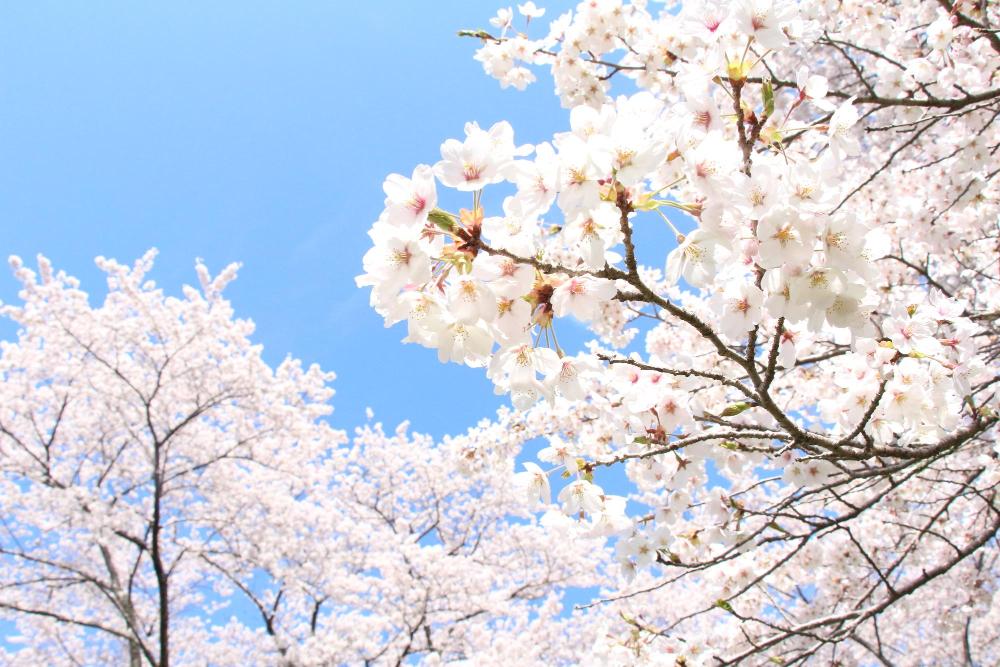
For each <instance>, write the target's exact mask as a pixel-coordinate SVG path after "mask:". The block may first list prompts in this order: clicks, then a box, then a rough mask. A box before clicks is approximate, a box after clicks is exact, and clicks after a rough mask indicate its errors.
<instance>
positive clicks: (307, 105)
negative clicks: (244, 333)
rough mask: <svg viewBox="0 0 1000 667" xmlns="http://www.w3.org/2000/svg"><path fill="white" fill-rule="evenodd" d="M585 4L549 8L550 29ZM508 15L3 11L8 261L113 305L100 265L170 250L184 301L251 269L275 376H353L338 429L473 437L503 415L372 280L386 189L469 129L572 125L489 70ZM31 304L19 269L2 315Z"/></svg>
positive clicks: (321, 9) (119, 3)
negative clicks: (202, 269) (303, 367)
mask: <svg viewBox="0 0 1000 667" xmlns="http://www.w3.org/2000/svg"><path fill="white" fill-rule="evenodd" d="M573 4H574V3H571V2H565V1H563V2H551V3H545V6H547V8H548V14H547V15H546V16H545V17H544V19H543V22H544V25H543V26H539V27H541V28H545V27H546V26H547V23H548V21H549V20H550V19H552V18H555V16H557V15H558V13H559V12H561V11H564V10H565V9H567V8H569V7H571V6H572V5H573ZM498 6H499V4H498V3H497V2H496V1H495V0H485V1H484V0H435V1H434V2H414V1H403V0H397V1H392V2H390V1H383V2H334V1H331V0H322V1H312V0H310V1H307V0H299V1H289V2H276V1H270V2H262V1H257V0H240V1H239V2H236V1H223V0H214V1H213V2H194V1H175V2H134V0H106V1H102V2H85V1H83V0H78V1H66V0H63V1H60V2H55V1H47V0H32V1H31V2H20V3H14V2H8V3H4V4H3V5H2V7H0V216H2V217H0V220H2V223H0V224H2V230H3V236H2V250H3V253H2V256H4V257H5V256H6V255H9V254H18V255H21V256H22V257H24V258H25V259H26V260H29V261H33V257H34V255H35V254H36V253H39V252H41V253H43V254H45V255H47V256H49V257H50V258H51V259H52V260H53V262H54V264H55V265H56V267H57V268H61V269H65V270H67V271H68V272H70V273H72V274H74V275H76V276H78V277H79V278H81V280H82V281H83V287H84V289H86V290H87V291H88V292H90V293H91V294H92V295H94V297H96V298H100V296H101V294H102V292H103V281H102V280H101V277H100V274H99V272H98V271H97V269H96V268H95V267H94V264H93V258H94V257H95V256H96V255H105V256H109V257H115V258H117V259H119V260H122V261H131V260H133V259H134V258H136V257H138V256H139V255H140V254H141V253H142V252H144V251H145V250H146V249H147V248H149V247H153V246H155V247H157V248H159V249H160V257H159V259H158V262H157V268H156V270H155V272H154V274H153V278H154V279H156V280H157V281H158V283H159V284H161V285H162V286H164V287H165V288H166V289H167V290H168V292H171V293H177V292H178V290H179V287H180V285H181V284H183V283H185V282H187V283H191V284H195V283H196V278H195V274H194V271H193V264H194V260H195V258H196V257H203V258H204V259H205V261H206V263H207V264H208V266H209V268H210V269H211V270H213V271H217V270H218V269H220V268H221V267H223V266H224V265H225V264H227V263H229V262H232V261H240V262H243V265H244V266H243V270H242V272H241V277H240V279H239V280H238V281H237V282H236V283H234V284H233V285H232V286H231V288H230V289H229V297H230V299H231V300H232V301H233V303H234V305H235V308H236V311H237V313H238V314H239V315H241V316H243V317H249V318H251V319H253V320H254V321H255V322H256V323H257V334H256V340H257V342H261V343H263V344H264V348H265V356H266V358H267V359H268V361H270V362H271V363H277V362H279V361H280V360H281V359H282V358H283V357H284V356H285V355H286V354H288V353H290V354H292V355H294V356H296V357H299V358H301V359H303V360H304V361H306V362H318V363H319V364H320V365H322V366H323V367H324V368H325V369H328V370H334V371H336V372H337V373H338V380H337V382H336V384H335V386H336V388H337V390H338V393H337V396H336V398H335V399H334V404H335V406H336V409H337V411H336V413H335V415H334V419H333V421H334V423H335V424H337V425H338V426H342V427H351V426H352V425H354V424H356V423H358V422H361V421H363V419H364V408H365V406H369V405H370V406H371V407H372V408H373V409H374V410H375V412H376V416H377V418H379V419H381V420H383V421H385V422H386V423H389V424H395V423H396V422H398V421H400V420H402V419H404V418H410V419H411V420H412V421H413V423H414V426H415V428H417V429H419V430H422V431H427V432H431V433H433V434H435V435H441V434H444V433H449V432H458V431H462V430H464V429H465V428H466V427H468V426H469V425H471V424H473V423H475V422H476V421H477V420H478V418H480V417H482V416H484V415H487V414H490V413H491V412H492V410H493V409H495V407H496V406H498V405H499V404H500V403H501V402H502V401H503V400H504V399H503V398H501V397H495V396H493V394H492V387H491V385H490V383H489V381H488V380H486V378H485V377H484V376H483V373H482V371H477V370H471V369H467V368H464V367H459V366H457V365H449V366H444V365H442V364H440V363H439V362H438V361H437V358H436V355H435V354H434V353H433V352H432V351H430V350H426V349H423V348H420V347H417V346H412V345H406V346H404V345H401V344H400V343H399V340H400V339H401V338H402V336H403V335H404V334H405V330H404V328H402V327H395V328H392V329H384V328H383V326H382V322H381V320H380V318H379V317H378V316H377V315H376V314H375V313H374V312H372V311H371V310H370V309H369V308H368V305H367V299H368V295H367V291H362V290H359V289H357V288H356V287H355V286H354V276H356V275H357V274H358V273H360V271H361V257H362V255H363V253H364V251H365V250H366V249H367V248H368V245H369V242H368V237H367V236H366V231H367V230H368V228H369V226H370V224H371V222H372V221H373V220H374V219H375V218H376V217H377V216H378V214H379V212H380V211H381V208H382V199H383V194H382V190H381V186H382V180H383V178H384V177H385V175H386V174H388V173H390V172H394V171H396V172H401V173H405V174H407V175H408V174H409V172H410V170H411V169H412V168H413V166H414V165H416V164H417V163H419V162H427V163H433V162H434V161H436V160H437V159H438V158H439V146H440V143H441V142H442V141H443V140H444V139H446V138H448V137H461V136H462V126H463V124H464V122H465V121H467V120H477V121H479V123H480V124H482V125H488V124H490V123H493V122H495V121H497V120H501V119H508V120H510V121H511V122H512V123H513V125H514V127H515V130H516V138H517V139H518V140H519V143H520V142H524V141H527V142H532V143H536V142H539V141H542V140H544V139H546V138H548V137H550V136H551V134H552V132H553V131H557V130H563V129H565V126H566V125H567V124H568V123H567V120H568V119H567V117H566V115H565V112H563V111H561V110H560V109H559V104H558V100H557V99H556V97H555V96H554V95H553V94H552V86H551V81H550V80H549V79H548V78H545V77H542V78H541V80H540V81H539V82H538V83H536V84H535V85H534V86H531V87H529V89H528V91H526V92H523V93H519V92H517V91H514V90H506V91H503V90H501V89H500V87H499V85H498V84H497V82H496V81H494V80H492V79H490V78H488V77H487V76H486V75H485V74H484V73H483V72H482V69H481V66H480V64H479V63H478V62H476V61H474V60H473V59H472V54H473V51H474V49H475V47H476V46H477V44H478V42H476V41H474V40H468V39H459V38H458V37H456V36H455V31H456V30H457V29H460V28H470V27H488V20H489V18H490V17H492V16H493V15H494V14H495V11H496V8H497V7H498ZM515 11H516V10H515ZM533 34H535V35H538V34H540V33H539V32H534V33H533ZM540 74H541V73H540ZM498 203H499V202H490V201H489V200H487V205H490V204H492V205H494V206H496V205H497V204H498ZM15 295H16V283H15V281H14V279H13V278H12V277H11V276H10V274H9V272H7V271H5V270H4V271H0V299H3V300H4V301H11V300H14V299H15ZM95 300H96V299H92V302H93V301H95ZM12 334H13V327H12V326H11V325H10V323H7V322H4V323H2V324H0V335H3V336H5V337H8V336H11V335H12Z"/></svg>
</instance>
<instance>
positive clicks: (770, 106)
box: [763, 78, 774, 116]
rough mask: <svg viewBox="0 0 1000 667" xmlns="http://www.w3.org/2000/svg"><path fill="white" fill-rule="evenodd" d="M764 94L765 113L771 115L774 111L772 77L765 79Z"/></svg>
mask: <svg viewBox="0 0 1000 667" xmlns="http://www.w3.org/2000/svg"><path fill="white" fill-rule="evenodd" d="M763 95H764V115H765V116H770V115H771V114H773V113H774V86H773V85H771V79H770V78H766V79H764V86H763Z"/></svg>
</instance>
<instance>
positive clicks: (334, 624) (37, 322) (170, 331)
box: [0, 252, 607, 667]
mask: <svg viewBox="0 0 1000 667" xmlns="http://www.w3.org/2000/svg"><path fill="white" fill-rule="evenodd" d="M153 258H154V253H153V252H150V253H148V254H146V255H145V256H144V257H142V258H141V259H140V260H138V261H137V262H136V263H135V264H134V265H133V266H126V265H122V264H119V263H117V262H115V261H112V260H106V259H98V265H99V267H100V268H101V269H102V270H103V271H104V272H105V273H106V274H107V280H108V293H107V296H106V298H105V299H104V301H103V303H102V304H100V305H97V306H91V305H90V304H89V303H88V296H87V294H86V293H84V292H83V291H82V290H80V288H79V285H78V282H77V281H76V280H75V279H73V278H71V277H69V276H67V275H65V274H64V273H61V272H59V273H57V272H54V271H53V269H52V268H51V266H50V264H49V262H48V261H47V260H45V259H44V258H40V259H39V270H38V272H37V273H36V272H34V271H32V270H29V269H28V268H27V267H25V266H24V265H23V264H22V262H21V260H19V259H17V258H13V259H12V260H11V261H12V265H13V268H14V271H15V274H16V276H17V278H18V279H19V280H20V282H21V285H22V290H21V292H20V298H21V300H22V303H20V304H17V305H7V306H5V307H4V308H3V314H4V315H5V316H7V317H9V318H11V319H12V320H13V321H14V322H16V323H17V325H18V326H19V328H20V331H19V334H18V337H17V340H16V341H14V342H3V343H2V344H0V395H2V400H0V405H2V406H3V407H2V409H0V516H2V521H0V621H3V622H5V623H8V624H9V625H8V626H7V627H13V628H14V630H12V631H11V632H10V633H9V634H8V637H6V638H5V643H4V645H3V646H2V647H0V662H2V663H3V664H11V665H38V664H48V665H82V664H87V665H107V664H129V665H144V664H146V665H157V666H160V667H167V665H169V664H171V663H173V664H202V665H203V664H213V665H248V664H254V665H266V664H274V665H286V666H292V665H328V664H403V663H406V664H410V663H412V662H414V661H422V662H425V663H427V664H434V663H435V662H450V661H454V660H458V659H464V658H471V657H476V658H478V659H484V660H492V661H496V662H499V661H500V660H504V659H508V660H509V659H511V658H512V656H520V657H521V658H522V659H526V660H527V659H531V660H532V661H535V662H537V663H539V664H543V663H544V664H557V663H560V662H568V661H572V660H575V659H576V658H577V657H578V650H579V648H578V645H577V644H573V643H568V642H566V641H565V638H566V637H568V636H576V637H583V636H592V634H593V630H592V629H591V627H590V626H589V625H585V622H589V621H587V620H586V619H585V616H584V615H583V614H581V613H577V614H575V615H574V614H572V613H569V612H567V611H566V609H565V604H564V601H563V597H562V596H563V592H564V591H566V590H567V589H570V588H573V587H581V586H587V587H590V586H597V585H601V584H602V583H603V582H605V581H607V578H606V576H605V575H604V574H603V572H602V569H601V563H602V562H603V561H604V560H606V559H605V557H604V554H605V552H604V547H603V542H602V541H601V540H599V539H595V540H590V541H579V540H576V539H569V538H567V537H566V533H567V531H569V530H571V529H572V525H571V522H568V520H567V519H566V518H565V517H564V516H562V515H561V514H558V515H554V516H552V517H549V518H548V519H544V520H543V521H542V522H539V521H537V520H535V517H534V514H533V512H532V507H531V505H529V504H528V503H526V502H525V501H523V500H522V494H521V493H520V491H519V487H517V486H516V485H515V484H514V480H513V478H512V477H511V475H509V474H507V475H497V474H496V473H495V472H494V471H492V470H484V472H482V473H480V474H467V475H464V476H463V475H459V474H457V473H456V472H455V468H456V466H457V461H456V456H457V454H458V453H460V452H461V451H462V450H461V449H457V448H454V447H450V446H449V447H445V446H440V445H437V444H435V443H434V441H433V440H432V439H431V438H429V437H427V436H421V435H414V434H409V433H408V432H407V426H406V425H405V424H404V425H402V426H400V427H399V428H398V429H396V430H395V431H394V432H389V433H386V432H384V430H383V427H382V426H381V425H380V424H377V423H369V424H367V425H365V426H363V427H362V428H359V429H357V431H356V433H355V434H354V436H353V438H350V439H349V438H348V436H347V434H346V433H345V432H343V431H340V430H336V429H334V428H333V427H332V426H330V425H329V424H328V422H327V421H326V417H327V416H328V415H329V413H330V411H331V409H332V408H331V407H330V404H329V400H330V398H331V397H332V395H333V390H332V388H331V387H330V381H331V380H332V379H333V374H331V373H325V372H323V371H321V370H320V369H319V368H318V367H317V366H311V367H309V368H304V367H303V366H302V364H301V363H300V362H299V361H297V360H295V359H292V358H287V359H286V360H285V361H283V362H282V363H281V364H280V365H278V366H277V367H276V368H272V367H270V366H269V365H268V364H267V363H265V362H264V361H263V360H262V358H261V347H260V346H259V345H255V344H252V343H251V342H250V339H249V336H250V335H251V333H252V331H253V324H252V322H250V321H248V320H243V319H235V318H234V315H233V310H232V307H231V305H230V303H229V302H228V301H227V300H226V299H225V298H224V297H223V289H224V288H225V286H226V285H227V283H229V282H230V281H231V280H232V279H233V278H234V277H235V275H236V269H237V267H236V266H235V265H234V266H230V267H228V268H226V269H225V270H223V271H222V272H221V273H220V274H218V275H216V276H212V275H210V274H209V272H208V270H207V269H206V268H205V266H204V265H202V264H201V263H199V264H198V265H197V273H198V278H199V281H200V287H199V288H194V287H185V288H184V291H183V296H182V297H180V298H175V297H170V296H166V295H164V293H163V292H162V291H161V290H160V289H159V288H157V286H156V285H155V284H154V283H153V282H152V281H151V280H149V279H148V277H147V276H148V273H149V271H150V269H151V268H152V263H153ZM528 436H529V434H528V433H527V432H525V437H528ZM511 446H514V447H516V445H513V444H512V445H511ZM560 522H561V523H560ZM543 523H544V524H545V525H544V526H543ZM567 523H569V524H570V525H568V526H567V525H566V524H567ZM560 526H562V527H561V528H560ZM588 633H589V634H588Z"/></svg>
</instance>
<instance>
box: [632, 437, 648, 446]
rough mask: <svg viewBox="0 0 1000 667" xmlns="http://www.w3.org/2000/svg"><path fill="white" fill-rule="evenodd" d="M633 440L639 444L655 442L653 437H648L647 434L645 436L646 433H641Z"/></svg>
mask: <svg viewBox="0 0 1000 667" xmlns="http://www.w3.org/2000/svg"><path fill="white" fill-rule="evenodd" d="M632 442H634V443H635V444H637V445H652V444H653V441H652V439H650V438H647V437H646V436H644V435H640V436H639V437H637V438H636V439H635V440H633V441H632Z"/></svg>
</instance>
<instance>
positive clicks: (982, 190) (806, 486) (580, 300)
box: [358, 0, 1000, 665]
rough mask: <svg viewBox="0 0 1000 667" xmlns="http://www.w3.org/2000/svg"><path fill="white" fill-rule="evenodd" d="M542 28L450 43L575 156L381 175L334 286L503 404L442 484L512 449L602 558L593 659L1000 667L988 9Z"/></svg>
mask: <svg viewBox="0 0 1000 667" xmlns="http://www.w3.org/2000/svg"><path fill="white" fill-rule="evenodd" d="M544 13H545V9H544V8H539V7H537V6H535V4H534V3H525V4H524V5H518V6H517V11H514V10H513V8H505V9H501V10H500V11H499V12H498V14H497V16H496V17H495V18H493V19H491V20H490V27H489V28H488V29H483V30H463V31H462V32H460V33H459V34H460V35H461V36H464V37H469V38H472V39H475V40H478V41H479V48H478V50H477V51H476V55H475V57H476V59H477V60H478V61H480V62H481V63H482V64H483V68H484V70H485V72H486V73H487V74H488V75H490V76H493V77H495V78H496V79H498V80H499V82H500V84H501V85H502V86H504V87H508V86H512V87H514V88H518V89H523V88H524V87H525V86H527V85H530V84H532V83H533V82H534V81H535V80H536V74H535V72H536V71H539V70H540V69H543V70H545V71H547V73H548V75H550V76H551V80H552V81H553V83H554V86H555V92H556V94H557V95H558V96H559V98H560V100H561V102H562V105H563V106H564V107H565V108H567V109H568V110H569V112H568V119H567V120H566V121H565V123H566V124H565V127H566V130H565V131H564V132H560V133H557V134H555V135H554V136H553V137H551V138H550V139H549V140H546V141H540V142H538V143H536V144H533V145H532V144H518V143H517V142H515V140H514V128H513V127H512V126H511V125H510V124H509V123H506V122H500V123H497V124H495V125H493V126H492V127H489V128H483V127H480V126H479V125H478V124H476V123H469V124H467V125H466V126H465V128H464V136H463V137H460V138H452V139H447V140H446V141H444V143H443V144H442V145H441V159H440V161H438V162H436V163H435V164H433V165H418V166H416V167H415V169H414V170H413V172H412V174H411V175H409V176H407V175H400V174H392V175H390V176H389V177H388V178H387V179H386V181H385V184H384V190H385V195H386V199H385V209H384V212H383V213H382V215H381V216H380V217H379V219H378V220H377V221H376V222H375V223H374V225H373V227H372V229H371V231H370V236H371V238H372V242H373V245H372V248H371V250H370V251H369V252H368V253H367V254H366V255H365V257H364V260H363V263H364V275H362V276H360V277H359V278H358V284H359V285H361V286H366V287H367V286H370V287H371V304H372V306H373V308H374V309H375V310H376V311H377V312H378V313H379V314H380V315H382V316H383V317H384V318H385V323H386V325H387V326H391V325H393V324H396V323H400V322H405V323H406V327H407V331H406V337H405V339H404V340H405V341H406V342H410V343H417V344H419V345H422V346H425V347H429V348H432V349H435V350H436V351H437V354H438V356H439V358H440V360H441V361H442V362H456V363H459V364H464V365H466V366H470V367H473V368H482V369H483V370H484V372H485V373H486V375H487V377H489V378H490V379H491V380H492V381H493V383H494V384H495V386H496V390H497V392H498V393H501V394H509V396H510V401H511V403H512V404H513V410H507V411H503V412H502V413H501V415H500V416H499V418H498V420H497V421H496V422H494V423H491V424H485V425H482V426H479V427H477V428H476V429H474V430H472V431H470V433H469V434H468V435H467V436H465V437H464V438H459V439H456V440H454V441H453V442H452V445H453V446H454V447H456V448H457V449H458V450H460V451H462V452H463V456H462V457H460V458H461V460H462V462H463V467H464V468H465V469H466V470H483V469H487V470H488V469H495V470H498V471H502V470H505V469H506V468H507V467H509V465H510V461H511V458H512V457H513V456H516V454H517V452H518V451H519V448H520V444H521V442H522V441H521V440H519V439H518V438H519V436H517V435H516V434H518V433H520V432H521V430H528V431H531V430H532V428H534V427H533V426H531V425H535V426H537V427H538V428H537V429H535V432H536V434H537V435H544V436H546V438H547V439H548V442H547V444H548V446H547V447H545V448H544V449H542V450H541V451H540V452H539V453H538V460H539V461H538V463H534V462H528V463H525V464H524V470H523V472H520V473H518V478H517V481H518V484H519V485H520V487H521V488H522V491H523V493H524V496H525V497H526V498H528V499H531V500H535V501H540V502H542V503H546V501H547V499H548V495H549V493H552V495H554V496H555V498H556V501H557V503H558V505H560V506H561V508H562V510H563V511H564V512H565V513H566V514H567V515H568V516H569V517H572V518H574V519H575V520H576V528H575V530H576V532H577V534H578V535H579V536H580V539H591V538H592V537H593V536H595V535H599V536H607V537H613V538H614V540H615V544H616V554H617V556H616V557H617V560H618V562H619V565H620V570H621V574H622V581H621V583H620V584H619V586H618V590H617V591H615V592H614V593H612V594H611V595H607V596H604V597H603V598H602V599H600V600H595V602H594V604H593V605H592V606H591V607H590V610H591V611H593V613H595V614H598V615H600V614H602V613H603V614H604V617H605V618H606V619H608V620H607V622H608V623H609V626H608V632H607V633H605V634H604V635H602V636H603V637H604V639H600V640H599V641H598V646H595V648H594V654H593V655H592V656H591V659H592V660H596V659H597V657H598V656H603V659H605V660H606V661H607V664H627V663H629V662H635V663H638V664H670V665H672V664H683V665H694V664H706V665H728V664H775V663H777V664H801V663H806V662H809V661H816V662H818V663H820V664H862V663H863V664H869V663H872V664H874V663H879V664H886V665H890V664H916V663H920V664H960V663H964V664H992V663H995V662H997V660H1000V637H998V633H997V631H996V627H997V622H996V621H997V618H998V615H1000V598H998V597H997V590H998V586H997V583H998V577H997V575H998V572H997V558H998V555H1000V551H998V548H997V547H998V544H997V531H998V529H1000V506H998V504H997V500H996V486H997V484H998V482H1000V468H998V465H997V455H998V453H997V448H996V436H997V419H998V410H1000V400H998V396H997V391H996V390H997V380H998V378H1000V375H998V363H997V360H998V356H1000V335H998V334H1000V331H998V325H997V321H998V317H1000V227H998V222H997V221H998V219H1000V206H998V202H1000V188H998V186H997V178H996V177H997V175H998V174H1000V159H998V157H997V151H998V150H1000V123H998V122H997V117H998V116H1000V36H998V32H997V30H998V26H1000V9H998V6H997V5H996V3H988V2H986V3H981V2H973V1H970V0H960V1H959V2H951V1H950V0H936V1H935V0H922V1H916V0H915V1H913V2H900V3H888V2H862V1H855V0H843V1H838V2H833V1H823V0H807V1H803V2H791V1H790V0H734V1H733V2H725V1H716V0H691V1H689V2H683V3H681V4H679V5H676V6H673V7H671V6H667V7H659V6H657V5H654V4H653V3H647V2H645V1H639V0H636V1H634V2H624V1H623V0H586V1H584V2H581V3H580V4H579V5H578V6H577V7H576V8H575V9H574V10H572V11H568V12H566V13H563V14H561V15H559V16H558V17H556V18H555V19H554V20H552V21H551V22H550V23H548V25H547V26H546V25H545V24H544V23H543V22H542V18H543V15H544ZM546 18H551V16H548V17H546ZM622 80H625V83H626V86H625V87H624V90H625V94H621V95H618V96H615V95H614V92H613V90H612V88H613V86H614V85H615V83H616V82H621V81H622ZM444 190H454V191H457V193H458V194H459V195H462V193H467V194H465V195H464V196H467V197H468V200H467V201H468V204H467V206H468V207H467V208H462V209H460V210H457V211H454V210H446V209H445V208H443V207H439V205H438V203H439V196H440V195H443V191H444ZM511 193H512V194H511ZM455 196H456V195H455V194H453V193H449V195H448V197H447V198H446V197H443V196H442V197H441V200H442V201H444V200H446V199H447V200H449V201H450V200H451V199H453V198H454V197H455ZM664 230H666V231H667V232H668V234H667V238H670V239H673V240H675V241H676V242H675V243H674V242H668V243H662V242H655V241H654V242H650V241H648V239H655V238H657V235H658V234H659V238H663V237H664V234H663V232H664ZM567 320H575V321H577V322H582V323H584V324H585V325H586V326H587V327H588V329H589V332H590V335H591V336H592V337H593V338H594V340H593V341H591V342H590V343H588V344H586V345H574V346H569V345H566V346H564V345H562V344H560V337H559V336H557V333H562V334H563V335H562V340H563V342H564V343H566V342H567V340H568V339H569V336H568V335H567V334H566V332H567V331H568V332H572V331H573V328H574V325H569V326H567V324H566V321H567ZM543 424H546V425H547V426H545V427H544V428H542V427H541V425H543ZM515 427H518V428H515ZM512 434H514V435H512ZM498 474H499V473H498ZM622 474H624V476H625V478H626V479H627V480H628V483H627V484H623V483H621V482H620V481H616V480H620V479H621V476H622ZM605 480H608V481H605ZM552 486H558V488H554V489H551V491H550V487H552ZM612 490H613V491H616V493H613V492H611V491H612ZM601 609H604V610H605V611H604V612H601V611H599V610H601ZM609 609H610V610H614V612H615V613H610V614H609V613H607V610H609ZM615 614H617V617H618V620H617V621H614V620H613V619H614V618H615Z"/></svg>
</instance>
